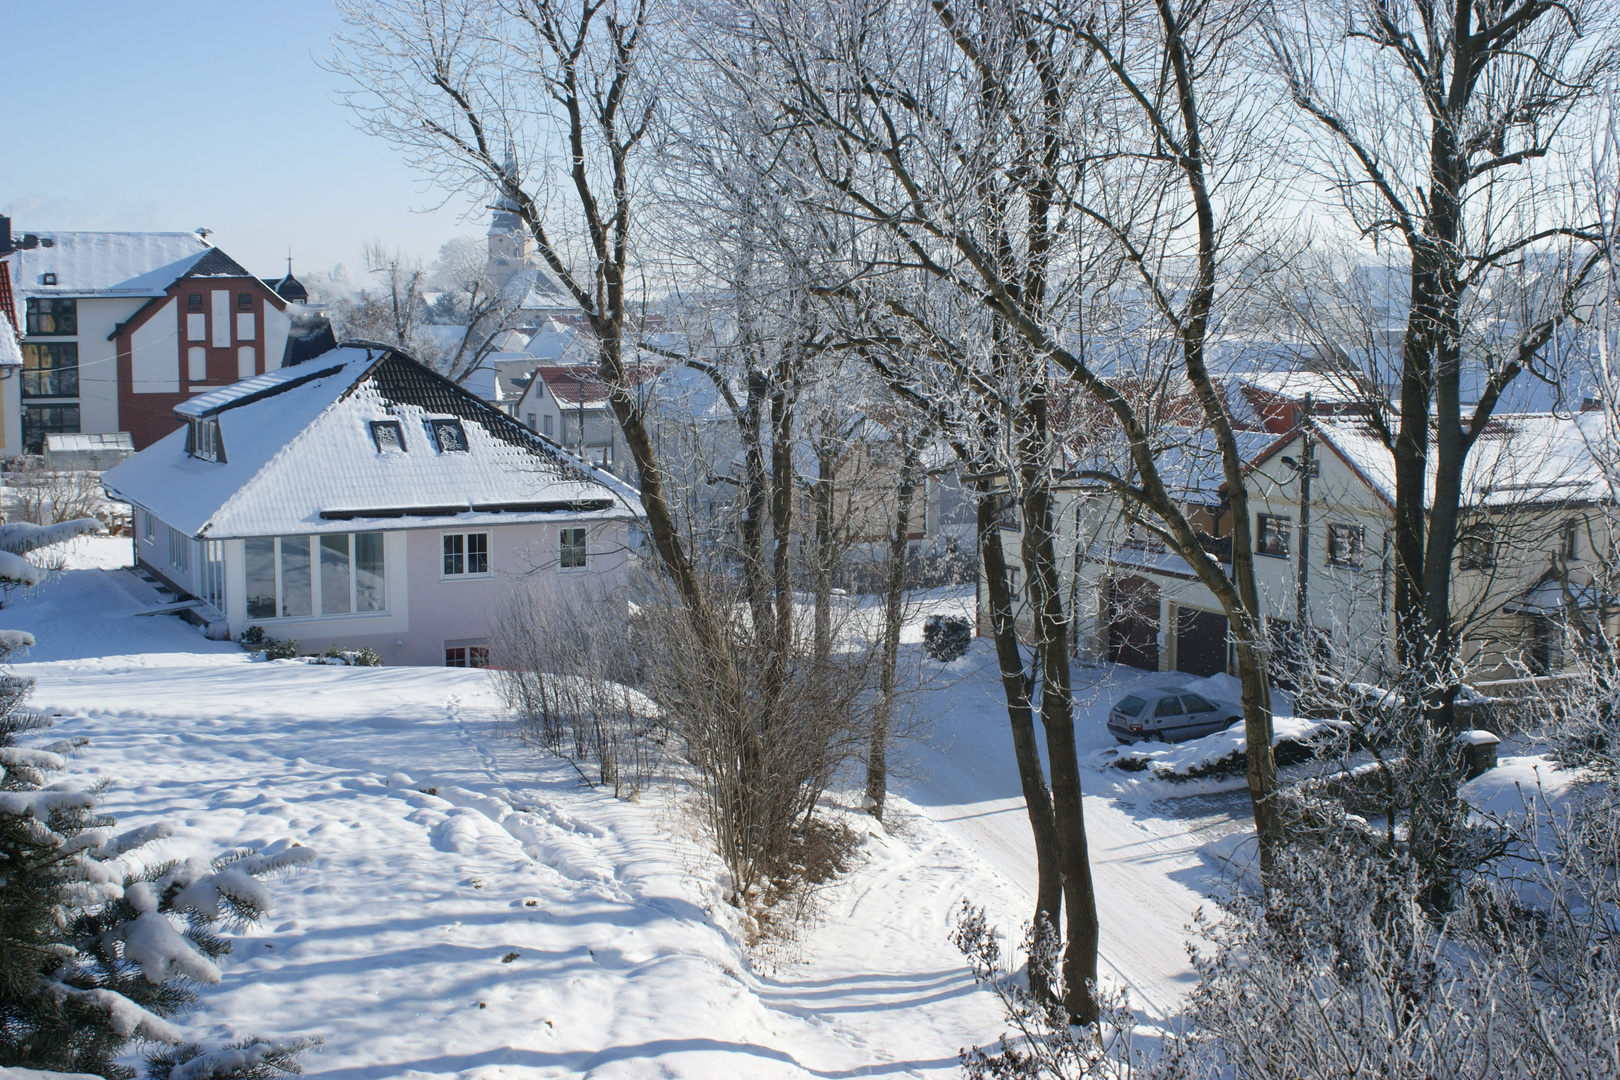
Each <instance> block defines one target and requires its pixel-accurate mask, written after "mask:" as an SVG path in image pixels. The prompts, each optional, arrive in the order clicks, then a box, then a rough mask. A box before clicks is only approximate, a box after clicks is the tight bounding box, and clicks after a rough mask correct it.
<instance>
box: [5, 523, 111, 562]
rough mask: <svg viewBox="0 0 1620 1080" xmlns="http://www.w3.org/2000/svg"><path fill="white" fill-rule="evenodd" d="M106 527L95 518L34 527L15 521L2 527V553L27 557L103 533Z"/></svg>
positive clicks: (30, 524)
mask: <svg viewBox="0 0 1620 1080" xmlns="http://www.w3.org/2000/svg"><path fill="white" fill-rule="evenodd" d="M103 528H104V526H103V525H102V524H101V522H99V521H97V520H96V519H95V518H74V519H73V520H72V521H61V522H57V523H56V524H55V525H34V524H32V523H31V522H27V521H13V522H10V523H8V524H5V525H0V552H7V553H9V554H12V555H27V554H28V553H29V552H30V551H38V550H39V549H40V548H45V547H51V546H52V545H54V544H61V543H65V542H66V541H68V540H72V539H74V538H75V537H79V536H85V535H87V534H89V533H96V532H101V531H102V530H103Z"/></svg>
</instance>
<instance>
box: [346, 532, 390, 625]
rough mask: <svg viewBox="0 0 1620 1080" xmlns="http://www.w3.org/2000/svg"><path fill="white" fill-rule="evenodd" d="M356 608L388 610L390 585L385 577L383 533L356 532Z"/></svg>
mask: <svg viewBox="0 0 1620 1080" xmlns="http://www.w3.org/2000/svg"><path fill="white" fill-rule="evenodd" d="M354 610H356V611H387V610H388V587H387V581H386V579H385V578H384V577H383V534H382V533H380V532H371V533H355V534H354Z"/></svg>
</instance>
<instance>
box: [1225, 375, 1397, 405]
mask: <svg viewBox="0 0 1620 1080" xmlns="http://www.w3.org/2000/svg"><path fill="white" fill-rule="evenodd" d="M1231 378H1232V381H1233V382H1235V383H1238V384H1240V385H1243V386H1252V387H1254V388H1255V389H1257V390H1264V391H1266V392H1267V393H1270V394H1276V395H1277V396H1278V397H1282V398H1287V399H1289V400H1290V401H1303V400H1304V398H1305V395H1306V394H1309V395H1311V400H1312V401H1314V402H1315V403H1316V404H1318V405H1340V404H1343V405H1356V404H1360V403H1362V402H1364V401H1366V400H1367V397H1368V395H1367V394H1366V393H1365V392H1364V391H1363V390H1362V388H1361V386H1360V385H1359V384H1358V382H1357V379H1358V376H1357V375H1355V374H1353V373H1350V372H1342V373H1339V372H1322V371H1246V372H1239V373H1238V374H1235V375H1233V376H1231Z"/></svg>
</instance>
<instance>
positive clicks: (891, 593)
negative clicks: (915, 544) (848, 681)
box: [866, 435, 926, 821]
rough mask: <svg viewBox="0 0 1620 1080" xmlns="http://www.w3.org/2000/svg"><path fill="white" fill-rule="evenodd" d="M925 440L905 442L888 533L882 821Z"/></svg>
mask: <svg viewBox="0 0 1620 1080" xmlns="http://www.w3.org/2000/svg"><path fill="white" fill-rule="evenodd" d="M925 437H926V436H923V435H914V436H909V437H903V438H902V442H903V444H904V446H903V449H902V452H901V461H900V483H899V486H898V490H897V496H898V501H897V503H896V506H895V512H894V521H893V522H892V523H891V526H890V527H891V530H892V531H891V532H890V533H889V551H888V563H887V564H886V566H885V567H884V569H885V570H886V573H885V574H884V583H883V644H882V648H883V656H882V659H881V660H879V662H878V696H877V701H876V702H875V703H874V704H873V707H872V734H871V738H870V739H869V740H868V745H867V750H866V805H867V808H868V809H870V810H871V812H872V816H873V817H875V818H877V819H878V820H879V821H882V820H883V803H884V801H885V800H886V799H887V798H888V795H889V725H890V720H891V717H892V715H893V711H894V682H895V667H896V664H897V663H898V661H899V658H900V630H901V628H902V624H903V622H904V616H905V585H906V548H907V545H908V544H909V542H910V536H911V505H912V502H913V501H914V500H915V498H916V494H917V473H918V470H919V467H920V462H921V460H922V440H923V438H925Z"/></svg>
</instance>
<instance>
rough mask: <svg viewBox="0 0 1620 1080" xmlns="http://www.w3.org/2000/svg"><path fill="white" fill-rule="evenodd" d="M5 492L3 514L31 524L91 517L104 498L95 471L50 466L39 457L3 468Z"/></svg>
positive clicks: (26, 459)
mask: <svg viewBox="0 0 1620 1080" xmlns="http://www.w3.org/2000/svg"><path fill="white" fill-rule="evenodd" d="M6 493H7V495H8V499H7V502H8V503H9V505H8V506H7V507H6V508H5V510H6V516H7V517H8V518H9V519H10V520H12V521H16V522H23V523H31V524H34V525H55V524H58V523H65V522H70V521H74V520H77V519H80V518H90V517H95V516H96V514H97V512H98V511H99V510H100V509H101V505H102V503H103V501H104V496H103V495H102V492H101V474H100V473H99V472H95V471H92V470H89V469H58V468H53V467H52V466H51V465H49V464H47V463H46V461H45V459H44V458H42V457H23V458H18V459H15V460H14V461H12V462H11V463H10V465H9V467H8V468H7V470H6Z"/></svg>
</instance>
